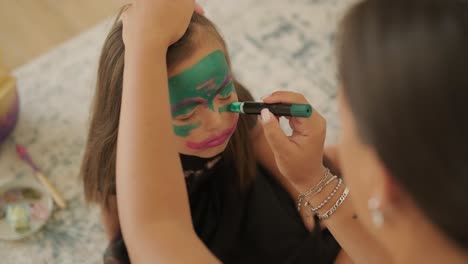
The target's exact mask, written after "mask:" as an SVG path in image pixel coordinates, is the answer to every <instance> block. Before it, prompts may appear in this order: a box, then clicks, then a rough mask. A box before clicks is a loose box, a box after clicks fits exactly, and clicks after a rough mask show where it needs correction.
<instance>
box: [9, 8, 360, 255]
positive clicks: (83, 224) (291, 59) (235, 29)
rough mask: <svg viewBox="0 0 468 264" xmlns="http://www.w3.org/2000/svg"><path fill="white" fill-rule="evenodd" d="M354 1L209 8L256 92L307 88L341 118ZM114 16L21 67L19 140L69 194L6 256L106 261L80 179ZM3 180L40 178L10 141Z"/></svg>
mask: <svg viewBox="0 0 468 264" xmlns="http://www.w3.org/2000/svg"><path fill="white" fill-rule="evenodd" d="M352 1H353V0H289V1H284V0H236V1H229V0H217V1H212V0H205V1H199V2H201V3H202V4H204V7H205V8H206V11H207V16H208V17H209V18H211V19H212V20H214V21H215V22H216V24H217V25H218V26H219V28H220V29H221V31H222V32H223V34H224V36H225V38H226V39H227V42H228V45H229V50H230V53H231V57H232V62H233V67H234V73H235V75H236V76H237V78H238V79H239V80H241V81H242V82H243V83H244V84H245V85H246V86H247V87H248V88H249V89H250V90H251V91H252V93H253V94H254V96H255V97H256V98H260V97H261V96H262V95H266V94H269V93H271V92H273V91H275V90H293V91H298V92H301V93H304V94H305V95H306V97H307V98H308V99H309V101H310V102H311V103H312V104H313V106H314V107H315V108H317V109H318V110H319V111H320V112H321V113H322V114H323V115H324V116H325V117H326V118H327V119H328V125H329V127H328V138H327V141H328V142H334V141H336V133H337V130H338V122H337V116H336V105H335V95H336V90H337V82H336V76H335V72H336V71H335V66H334V56H333V51H334V46H333V44H334V40H335V33H334V32H335V31H336V25H337V22H338V21H339V19H340V17H341V15H342V14H343V12H344V10H345V9H346V8H347V7H348V6H349V5H350V4H351V2H352ZM110 21H111V20H108V21H106V22H104V23H102V24H100V25H98V26H97V27H95V28H93V29H91V30H90V31H88V32H85V33H83V34H81V35H80V36H78V37H77V38H74V39H72V40H71V41H69V42H67V43H65V44H64V45H62V46H60V47H59V48H57V49H55V50H53V51H52V52H50V53H48V54H45V55H44V56H42V57H40V58H38V59H37V60H35V61H33V62H31V63H29V64H27V65H25V66H23V67H22V68H20V69H18V70H16V71H15V76H16V77H17V78H18V87H19V90H20V100H21V114H20V121H19V124H18V127H17V129H16V131H15V133H14V135H13V137H12V138H14V139H15V140H17V141H19V142H21V143H23V144H25V145H26V146H28V148H29V151H30V153H31V155H32V156H33V157H34V159H35V160H36V162H37V163H38V164H39V165H40V166H41V167H42V169H43V171H44V172H45V174H46V175H48V176H49V177H50V178H51V179H52V181H53V182H54V183H56V185H57V186H58V187H59V189H60V190H62V191H63V193H64V195H65V197H66V199H67V200H68V201H69V208H68V209H67V210H62V211H56V212H55V213H54V214H53V216H52V217H51V219H50V221H49V222H48V223H47V224H46V226H45V227H44V229H42V230H41V231H40V232H38V233H37V234H35V235H34V236H32V237H30V238H28V239H25V240H23V241H20V242H13V243H12V242H3V241H0V256H2V260H1V261H0V262H1V263H18V264H20V263H62V264H68V263H70V264H71V263H100V262H101V261H102V258H101V255H102V252H103V249H104V247H105V245H106V239H105V236H104V232H103V230H102V227H101V225H100V223H99V214H98V211H97V209H96V208H93V207H91V208H90V207H87V206H86V205H85V203H84V199H83V194H82V187H81V184H80V180H79V179H78V171H79V166H80V160H81V156H82V154H83V148H84V144H85V137H86V128H87V121H88V113H89V106H90V101H91V96H92V92H93V88H94V87H93V86H94V83H95V73H96V68H97V66H96V65H97V59H98V56H99V52H100V48H101V45H102V42H103V40H104V37H105V35H106V33H107V31H108V30H109V26H110ZM0 157H1V158H0V181H1V182H6V181H9V180H11V179H14V178H15V177H16V178H23V177H32V174H31V172H30V171H29V169H28V168H27V167H26V166H25V165H24V164H23V163H21V162H20V161H19V160H18V159H17V158H16V156H15V150H14V142H13V140H12V139H11V140H10V141H8V142H7V143H6V144H4V145H2V146H1V148H0Z"/></svg>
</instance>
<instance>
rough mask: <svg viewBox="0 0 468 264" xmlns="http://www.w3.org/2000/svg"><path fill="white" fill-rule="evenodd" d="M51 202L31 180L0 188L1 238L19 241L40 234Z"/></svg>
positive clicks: (51, 207) (23, 180)
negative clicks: (38, 232) (36, 233)
mask: <svg viewBox="0 0 468 264" xmlns="http://www.w3.org/2000/svg"><path fill="white" fill-rule="evenodd" d="M53 209H54V203H53V200H52V198H51V197H50V195H49V194H48V193H47V191H46V190H45V189H44V187H42V186H41V185H40V184H39V183H38V182H36V181H35V179H34V178H29V179H22V180H15V181H12V182H8V183H6V184H3V185H1V186H0V239H1V240H20V239H23V238H25V237H28V236H30V235H32V234H34V233H35V232H37V231H39V230H40V229H41V228H42V227H43V226H44V224H45V223H46V222H47V220H48V219H49V217H50V215H51V214H52V212H53Z"/></svg>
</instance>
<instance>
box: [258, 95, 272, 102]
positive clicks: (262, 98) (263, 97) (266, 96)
mask: <svg viewBox="0 0 468 264" xmlns="http://www.w3.org/2000/svg"><path fill="white" fill-rule="evenodd" d="M270 96H271V94H267V95H264V96H262V97H260V99H261V100H262V101H265V99H266V98H268V97H270Z"/></svg>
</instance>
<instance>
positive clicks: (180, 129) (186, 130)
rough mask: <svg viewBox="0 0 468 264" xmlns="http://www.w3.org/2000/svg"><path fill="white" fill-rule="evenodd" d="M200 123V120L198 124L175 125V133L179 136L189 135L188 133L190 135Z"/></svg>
mask: <svg viewBox="0 0 468 264" xmlns="http://www.w3.org/2000/svg"><path fill="white" fill-rule="evenodd" d="M200 125H201V122H198V123H196V124H188V125H183V126H173V127H174V134H176V135H177V136H179V137H188V135H190V131H192V130H194V129H196V128H198V127H200Z"/></svg>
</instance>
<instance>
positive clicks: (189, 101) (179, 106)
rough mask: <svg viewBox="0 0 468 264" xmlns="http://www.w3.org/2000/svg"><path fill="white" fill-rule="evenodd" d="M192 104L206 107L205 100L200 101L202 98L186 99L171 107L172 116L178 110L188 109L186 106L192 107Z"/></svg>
mask: <svg viewBox="0 0 468 264" xmlns="http://www.w3.org/2000/svg"><path fill="white" fill-rule="evenodd" d="M194 104H197V105H199V104H201V105H208V102H207V101H206V100H205V99H202V98H187V99H184V100H183V101H181V102H178V103H176V104H174V105H173V106H172V107H171V112H172V114H174V113H175V112H177V111H178V110H180V109H182V108H185V107H188V106H192V105H194Z"/></svg>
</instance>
